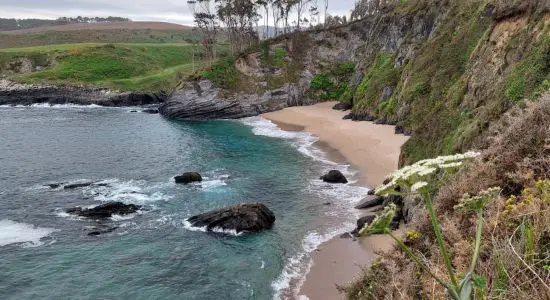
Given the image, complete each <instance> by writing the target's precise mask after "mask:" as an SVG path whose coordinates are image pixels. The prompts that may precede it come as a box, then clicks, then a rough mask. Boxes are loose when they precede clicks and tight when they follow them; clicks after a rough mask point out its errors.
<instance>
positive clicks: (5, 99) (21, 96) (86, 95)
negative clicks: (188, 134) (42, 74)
mask: <svg viewBox="0 0 550 300" xmlns="http://www.w3.org/2000/svg"><path fill="white" fill-rule="evenodd" d="M167 98H168V95H167V94H166V93H164V92H158V93H131V92H114V91H111V90H109V89H102V88H93V87H78V86H54V85H34V84H18V83H15V82H12V81H9V80H6V79H0V105H31V104H36V103H49V104H52V105H53V104H78V105H90V104H96V105H101V106H141V105H151V104H159V103H162V102H164V101H165V100H166V99H167Z"/></svg>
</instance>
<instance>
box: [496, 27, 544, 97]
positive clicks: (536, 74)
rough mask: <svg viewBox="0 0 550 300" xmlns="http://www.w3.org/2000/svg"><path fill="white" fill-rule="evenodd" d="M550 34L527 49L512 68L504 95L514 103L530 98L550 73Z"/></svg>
mask: <svg viewBox="0 0 550 300" xmlns="http://www.w3.org/2000/svg"><path fill="white" fill-rule="evenodd" d="M549 49H550V36H546V37H545V38H544V39H543V40H542V41H540V42H539V43H537V44H536V45H534V49H531V50H530V51H527V53H528V55H527V56H526V57H525V58H523V59H522V60H521V61H520V62H519V63H518V64H517V65H516V67H515V68H514V70H513V72H512V74H511V75H510V77H509V78H508V82H507V85H506V97H507V98H508V99H509V100H510V101H513V102H514V103H517V102H519V101H520V100H523V99H524V98H530V97H531V96H533V95H535V94H536V93H535V92H537V91H539V89H541V88H545V86H544V85H542V86H541V84H542V83H543V82H544V80H545V79H546V80H547V79H549V74H550V64H549V63H548V61H549V60H550V52H549V51H548V50H549Z"/></svg>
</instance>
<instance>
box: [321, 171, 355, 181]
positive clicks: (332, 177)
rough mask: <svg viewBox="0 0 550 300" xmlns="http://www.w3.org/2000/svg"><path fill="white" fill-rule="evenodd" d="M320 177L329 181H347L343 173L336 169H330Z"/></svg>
mask: <svg viewBox="0 0 550 300" xmlns="http://www.w3.org/2000/svg"><path fill="white" fill-rule="evenodd" d="M320 179H322V180H323V181H324V182H329V183H348V180H347V179H346V177H345V176H344V174H342V172H340V171H338V170H331V171H329V172H328V173H327V174H325V175H323V176H321V178H320Z"/></svg>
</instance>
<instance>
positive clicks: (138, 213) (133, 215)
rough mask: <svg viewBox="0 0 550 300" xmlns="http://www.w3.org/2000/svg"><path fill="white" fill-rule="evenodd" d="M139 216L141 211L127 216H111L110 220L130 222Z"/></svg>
mask: <svg viewBox="0 0 550 300" xmlns="http://www.w3.org/2000/svg"><path fill="white" fill-rule="evenodd" d="M140 214H141V211H138V212H137V213H135V214H129V215H125V216H123V215H112V216H111V220H113V221H126V220H131V219H133V218H134V217H135V216H136V215H140Z"/></svg>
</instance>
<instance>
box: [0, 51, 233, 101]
mask: <svg viewBox="0 0 550 300" xmlns="http://www.w3.org/2000/svg"><path fill="white" fill-rule="evenodd" d="M193 52H195V69H199V68H200V67H202V66H204V65H205V64H206V62H205V61H203V60H201V59H200V55H199V49H197V48H196V47H194V46H192V45H190V44H94V43H85V44H64V45H50V46H40V47H27V48H13V49H3V50H0V71H3V73H4V74H10V73H11V75H9V76H10V78H12V79H13V80H16V81H18V82H22V83H53V84H84V85H94V86H101V87H108V88H113V89H118V90H124V91H156V90H161V89H165V90H166V89H171V88H174V87H175V86H176V84H177V83H178V81H179V80H180V79H181V78H183V77H185V76H187V75H189V74H191V73H192V72H193ZM219 52H220V53H221V54H222V55H224V54H226V53H227V49H226V48H225V47H223V46H220V49H219ZM21 73H23V74H21Z"/></svg>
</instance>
